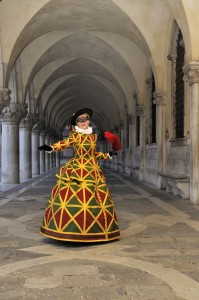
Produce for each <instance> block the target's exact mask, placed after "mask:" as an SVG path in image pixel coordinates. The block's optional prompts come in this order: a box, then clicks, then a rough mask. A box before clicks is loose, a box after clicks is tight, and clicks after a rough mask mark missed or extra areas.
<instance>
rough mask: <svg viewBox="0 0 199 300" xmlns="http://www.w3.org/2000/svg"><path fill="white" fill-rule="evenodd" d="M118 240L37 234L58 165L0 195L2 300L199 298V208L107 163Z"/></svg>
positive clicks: (158, 299) (105, 171)
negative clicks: (59, 238)
mask: <svg viewBox="0 0 199 300" xmlns="http://www.w3.org/2000/svg"><path fill="white" fill-rule="evenodd" d="M103 170H104V173H105V176H106V179H107V182H108V185H109V187H110V190H111V192H112V196H113V198H114V200H115V205H116V211H117V216H118V219H119V223H120V229H121V239H120V240H118V241H115V242H109V243H99V244H97V243H95V244H80V243H68V242H60V241H55V240H51V239H48V238H45V237H43V236H41V235H40V234H39V228H40V224H41V221H42V216H43V213H44V209H45V207H46V204H47V201H48V197H49V195H50V192H51V188H52V187H53V185H54V184H55V182H56V177H55V171H50V172H46V173H44V174H43V175H39V176H37V177H35V178H33V179H30V180H29V181H27V182H26V183H21V184H19V185H15V187H13V188H12V189H9V190H6V191H3V185H1V189H2V192H1V194H0V229H1V230H0V241H1V244H0V299H6V300H9V299H14V300H21V299H28V300H32V299H42V300H45V299H70V300H81V299H83V300H86V299H88V300H94V299H95V300H97V299H99V300H109V299H110V300H117V299H118V300H128V299H131V300H138V299H140V300H168V299H169V300H180V299H187V300H196V299H198V295H199V264H198V261H199V214H198V207H195V206H193V205H192V204H191V203H190V201H189V200H185V199H181V198H178V197H174V196H173V195H172V194H170V193H166V192H165V191H163V190H157V189H156V188H153V187H152V186H149V185H148V184H144V183H140V182H138V181H135V180H133V179H132V178H130V177H129V176H126V175H124V174H119V173H116V172H113V171H112V170H110V169H108V168H104V169H103Z"/></svg>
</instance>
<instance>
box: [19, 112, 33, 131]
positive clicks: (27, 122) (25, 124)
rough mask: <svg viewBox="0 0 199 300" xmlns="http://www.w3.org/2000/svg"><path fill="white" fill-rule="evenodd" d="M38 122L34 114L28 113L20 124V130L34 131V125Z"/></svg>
mask: <svg viewBox="0 0 199 300" xmlns="http://www.w3.org/2000/svg"><path fill="white" fill-rule="evenodd" d="M36 120H37V116H36V115H34V114H30V113H28V114H27V115H26V116H25V118H23V119H22V120H21V122H20V124H19V127H20V128H27V129H32V127H33V125H34V123H35V122H36Z"/></svg>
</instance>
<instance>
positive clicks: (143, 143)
mask: <svg viewBox="0 0 199 300" xmlns="http://www.w3.org/2000/svg"><path fill="white" fill-rule="evenodd" d="M137 114H138V115H139V117H140V172H139V179H140V180H141V181H145V180H146V168H145V161H146V133H145V131H146V130H145V107H144V106H143V105H139V106H137Z"/></svg>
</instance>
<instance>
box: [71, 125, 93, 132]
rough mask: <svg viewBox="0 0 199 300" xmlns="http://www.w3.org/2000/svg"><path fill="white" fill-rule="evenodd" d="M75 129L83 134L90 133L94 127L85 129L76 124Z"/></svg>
mask: <svg viewBox="0 0 199 300" xmlns="http://www.w3.org/2000/svg"><path fill="white" fill-rule="evenodd" d="M75 131H77V132H81V133H83V134H90V133H92V132H93V128H92V127H88V128H87V129H83V128H79V127H78V126H75Z"/></svg>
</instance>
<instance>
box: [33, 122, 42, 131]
mask: <svg viewBox="0 0 199 300" xmlns="http://www.w3.org/2000/svg"><path fill="white" fill-rule="evenodd" d="M40 130H41V123H40V121H37V122H36V123H35V124H34V125H33V128H32V132H33V133H39V132H40Z"/></svg>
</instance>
